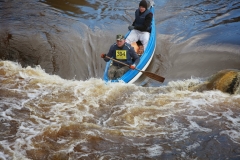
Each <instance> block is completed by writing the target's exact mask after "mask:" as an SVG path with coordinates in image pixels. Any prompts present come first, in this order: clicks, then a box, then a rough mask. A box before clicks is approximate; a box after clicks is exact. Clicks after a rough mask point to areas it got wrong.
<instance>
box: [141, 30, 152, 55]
mask: <svg viewBox="0 0 240 160" xmlns="http://www.w3.org/2000/svg"><path fill="white" fill-rule="evenodd" d="M149 37H150V33H149V32H142V34H141V35H140V41H141V42H142V44H143V47H144V51H145V50H146V48H147V44H148V41H149Z"/></svg>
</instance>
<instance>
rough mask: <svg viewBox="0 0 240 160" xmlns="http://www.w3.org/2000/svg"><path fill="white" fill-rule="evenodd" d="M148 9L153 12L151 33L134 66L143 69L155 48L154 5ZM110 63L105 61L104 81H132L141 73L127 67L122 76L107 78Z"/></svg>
mask: <svg viewBox="0 0 240 160" xmlns="http://www.w3.org/2000/svg"><path fill="white" fill-rule="evenodd" d="M149 9H150V11H151V12H152V13H153V19H152V25H151V26H152V28H151V33H150V38H149V42H148V46H147V48H146V49H145V51H144V53H143V54H142V56H141V57H140V61H139V63H138V65H137V66H136V68H137V69H139V70H142V71H145V70H146V69H147V67H148V66H149V64H150V62H151V60H152V58H153V55H154V51H155V48H156V28H155V20H154V7H153V6H151V7H150V8H149ZM129 33H130V32H128V33H127V34H126V37H127V36H128V34H129ZM111 63H112V60H110V61H109V62H107V63H106V67H105V71H104V75H103V79H104V81H106V82H125V83H134V82H135V81H136V80H137V79H138V78H139V77H140V76H141V75H142V72H139V71H138V70H132V69H129V70H128V71H127V72H126V73H125V74H124V75H123V76H122V77H120V78H118V79H117V80H109V79H108V69H109V67H110V65H111Z"/></svg>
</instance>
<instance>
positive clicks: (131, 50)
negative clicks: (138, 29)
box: [130, 46, 140, 66]
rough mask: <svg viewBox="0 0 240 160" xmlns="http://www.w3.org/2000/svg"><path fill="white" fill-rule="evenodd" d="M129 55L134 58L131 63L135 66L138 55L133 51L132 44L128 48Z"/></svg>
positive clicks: (138, 59)
mask: <svg viewBox="0 0 240 160" xmlns="http://www.w3.org/2000/svg"><path fill="white" fill-rule="evenodd" d="M130 56H131V57H132V59H133V60H134V64H133V65H135V66H137V65H138V63H139V61H140V57H139V56H138V55H137V53H136V52H135V50H134V48H133V47H132V46H131V48H130Z"/></svg>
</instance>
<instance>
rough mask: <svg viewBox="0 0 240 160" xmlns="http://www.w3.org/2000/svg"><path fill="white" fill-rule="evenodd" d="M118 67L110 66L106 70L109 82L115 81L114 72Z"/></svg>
mask: <svg viewBox="0 0 240 160" xmlns="http://www.w3.org/2000/svg"><path fill="white" fill-rule="evenodd" d="M117 69H118V67H117V66H114V65H111V66H110V67H109V69H108V78H109V79H110V80H113V79H116V76H115V74H116V71H117Z"/></svg>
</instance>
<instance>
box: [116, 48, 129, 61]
mask: <svg viewBox="0 0 240 160" xmlns="http://www.w3.org/2000/svg"><path fill="white" fill-rule="evenodd" d="M116 59H127V51H126V50H116Z"/></svg>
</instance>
